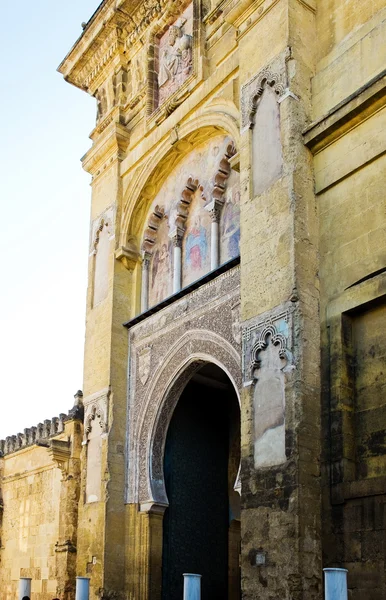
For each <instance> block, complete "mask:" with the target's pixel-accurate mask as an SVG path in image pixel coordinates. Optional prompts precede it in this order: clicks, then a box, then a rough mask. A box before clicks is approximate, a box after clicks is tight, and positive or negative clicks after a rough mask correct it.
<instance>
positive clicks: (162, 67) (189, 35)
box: [157, 4, 193, 104]
mask: <svg viewBox="0 0 386 600" xmlns="http://www.w3.org/2000/svg"><path fill="white" fill-rule="evenodd" d="M192 70H193V4H189V6H188V7H187V8H186V9H185V11H184V12H183V13H182V15H181V16H180V17H178V19H176V21H174V23H173V24H172V25H170V27H169V28H168V29H167V30H166V32H165V33H164V34H163V35H162V37H161V38H160V40H159V45H158V71H157V79H158V104H162V103H163V102H164V101H165V100H166V99H167V98H169V96H171V94H173V93H174V92H175V91H176V90H178V88H180V87H181V85H182V84H183V83H184V81H186V79H187V78H188V77H189V75H190V74H191V73H192Z"/></svg>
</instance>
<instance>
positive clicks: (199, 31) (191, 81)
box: [146, 0, 205, 127]
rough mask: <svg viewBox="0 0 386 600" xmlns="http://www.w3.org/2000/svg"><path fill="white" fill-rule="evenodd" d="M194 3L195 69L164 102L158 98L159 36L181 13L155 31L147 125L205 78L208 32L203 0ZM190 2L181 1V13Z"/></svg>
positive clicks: (149, 67) (159, 119)
mask: <svg viewBox="0 0 386 600" xmlns="http://www.w3.org/2000/svg"><path fill="white" fill-rule="evenodd" d="M191 1H192V4H193V71H192V73H191V75H189V77H188V78H187V79H186V81H184V83H183V84H182V86H181V87H180V88H179V89H178V90H176V91H175V92H173V93H172V94H171V95H170V97H169V98H167V100H165V102H163V104H162V105H161V106H156V104H157V101H158V83H157V69H156V67H157V64H156V63H157V57H156V47H157V43H158V39H159V38H160V37H161V36H162V35H163V34H164V33H165V31H166V30H167V28H168V27H170V25H172V23H173V22H174V21H175V20H176V18H177V14H176V13H175V12H173V14H171V15H170V17H169V19H168V20H167V23H166V24H165V25H164V27H163V28H162V29H160V30H159V31H156V32H154V33H152V34H151V37H150V39H149V50H148V57H147V103H146V112H147V125H148V127H152V126H153V125H154V124H157V125H158V124H159V123H161V122H162V121H164V120H165V119H166V118H167V117H168V116H169V115H170V114H171V113H172V112H173V111H174V110H175V109H176V108H177V107H178V106H179V105H180V104H181V103H182V102H183V101H184V100H185V99H186V98H187V97H188V96H189V95H190V94H191V93H192V91H193V90H194V89H195V88H196V87H197V85H198V84H199V83H201V82H202V81H203V80H204V61H205V57H204V48H205V36H204V30H203V27H204V25H203V23H202V19H201V4H200V2H199V0H191ZM189 4H190V2H181V4H180V6H181V8H180V10H179V11H178V14H180V13H182V12H183V11H184V10H185V9H186V7H187V6H188V5H189Z"/></svg>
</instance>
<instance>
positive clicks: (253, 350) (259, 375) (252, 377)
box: [243, 306, 294, 469]
mask: <svg viewBox="0 0 386 600" xmlns="http://www.w3.org/2000/svg"><path fill="white" fill-rule="evenodd" d="M292 310H293V309H292V307H291V306H289V307H288V308H287V307H285V308H284V310H283V309H281V310H276V311H274V312H273V313H271V314H268V315H265V316H264V317H263V318H259V319H257V320H254V322H250V323H248V324H247V326H245V327H244V329H243V375H244V386H245V387H249V389H250V395H251V404H252V406H253V432H254V437H253V445H254V464H255V468H256V469H259V468H261V467H272V466H275V465H280V464H282V463H284V462H285V461H286V452H285V408H286V407H285V389H286V383H287V382H288V380H289V379H290V378H291V374H292V371H293V369H294V365H293V356H292V352H291V348H292Z"/></svg>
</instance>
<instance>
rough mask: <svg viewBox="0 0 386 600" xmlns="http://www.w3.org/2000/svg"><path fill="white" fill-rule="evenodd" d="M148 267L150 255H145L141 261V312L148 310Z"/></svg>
mask: <svg viewBox="0 0 386 600" xmlns="http://www.w3.org/2000/svg"><path fill="white" fill-rule="evenodd" d="M149 267H150V254H148V253H145V254H144V257H143V261H142V284H141V312H145V311H147V309H148V308H149Z"/></svg>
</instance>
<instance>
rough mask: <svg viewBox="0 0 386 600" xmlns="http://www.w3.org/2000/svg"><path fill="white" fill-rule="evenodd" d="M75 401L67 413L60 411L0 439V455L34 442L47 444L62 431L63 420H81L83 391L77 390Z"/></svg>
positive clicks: (31, 444) (10, 452) (15, 450)
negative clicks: (20, 431) (56, 415)
mask: <svg viewBox="0 0 386 600" xmlns="http://www.w3.org/2000/svg"><path fill="white" fill-rule="evenodd" d="M74 398H75V403H74V406H73V407H72V408H71V410H69V411H68V413H67V414H66V413H60V414H59V416H58V417H53V418H52V419H45V420H44V421H43V423H38V424H37V425H36V426H34V427H27V428H26V429H24V432H23V433H17V434H16V435H9V436H7V437H6V438H5V440H0V456H5V455H6V454H12V453H13V452H17V451H18V450H22V449H23V448H27V447H28V446H33V445H34V444H39V445H46V444H47V445H48V442H49V440H50V439H51V438H53V437H55V436H56V435H58V434H60V433H63V432H64V427H65V422H66V421H69V420H72V419H78V420H81V421H83V393H82V392H81V390H78V391H77V393H76V394H75V396H74Z"/></svg>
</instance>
